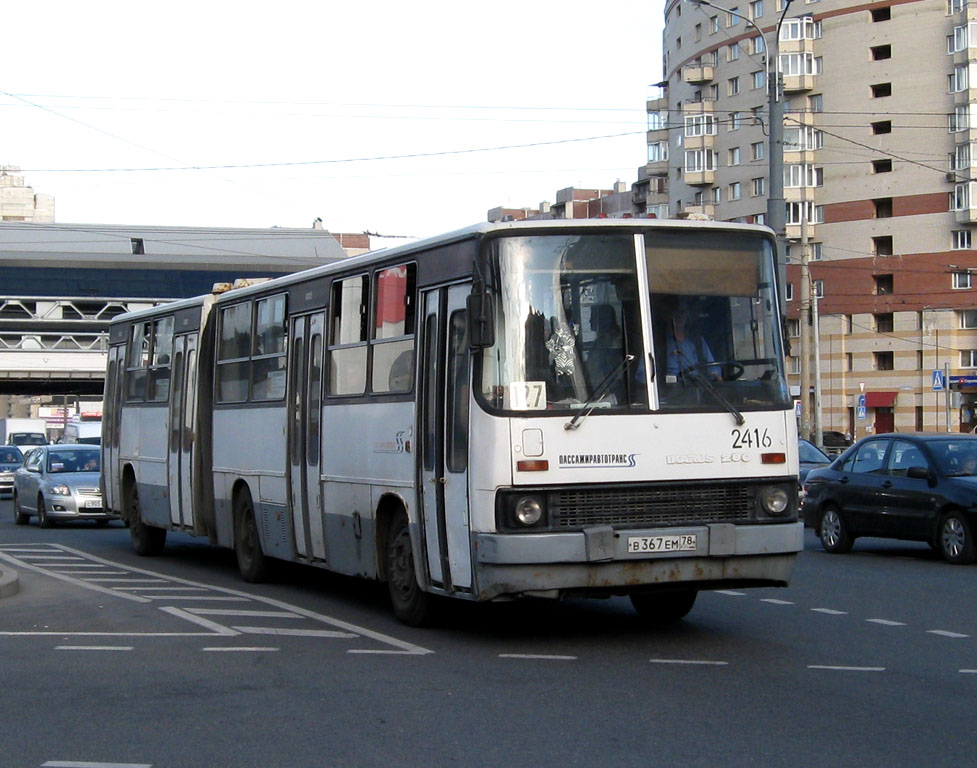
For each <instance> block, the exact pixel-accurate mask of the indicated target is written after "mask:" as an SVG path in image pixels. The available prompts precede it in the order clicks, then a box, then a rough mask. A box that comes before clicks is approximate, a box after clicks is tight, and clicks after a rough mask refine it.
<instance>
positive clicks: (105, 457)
mask: <svg viewBox="0 0 977 768" xmlns="http://www.w3.org/2000/svg"><path fill="white" fill-rule="evenodd" d="M125 369H126V361H125V345H117V346H114V347H109V359H108V375H107V377H106V380H105V413H104V414H103V415H102V425H103V427H102V434H103V439H102V479H103V488H102V494H103V499H102V505H103V506H104V508H105V509H112V510H121V509H122V497H121V495H120V494H119V481H120V478H119V434H120V432H121V430H122V403H123V402H125V397H124V396H123V392H122V375H123V374H124V373H125Z"/></svg>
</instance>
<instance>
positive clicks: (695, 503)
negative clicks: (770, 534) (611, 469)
mask: <svg viewBox="0 0 977 768" xmlns="http://www.w3.org/2000/svg"><path fill="white" fill-rule="evenodd" d="M753 511H754V495H753V491H752V489H751V488H749V487H747V486H744V485H707V486H699V485H696V486H665V487H656V488H649V487H643V488H596V489H587V490H563V491H557V492H555V493H553V494H552V495H551V496H550V514H551V522H552V524H553V526H554V527H556V528H584V527H588V526H592V525H612V526H615V527H619V528H628V527H644V526H658V525H688V524H692V525H696V524H702V523H739V522H746V521H749V520H750V519H751V518H752V517H753Z"/></svg>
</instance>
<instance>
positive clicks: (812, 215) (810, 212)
mask: <svg viewBox="0 0 977 768" xmlns="http://www.w3.org/2000/svg"><path fill="white" fill-rule="evenodd" d="M805 211H806V215H807V223H808V224H821V223H822V221H823V218H824V206H823V205H815V204H814V203H812V202H806V203H794V202H789V203H787V223H788V224H800V223H801V221H802V218H803V216H804V213H805Z"/></svg>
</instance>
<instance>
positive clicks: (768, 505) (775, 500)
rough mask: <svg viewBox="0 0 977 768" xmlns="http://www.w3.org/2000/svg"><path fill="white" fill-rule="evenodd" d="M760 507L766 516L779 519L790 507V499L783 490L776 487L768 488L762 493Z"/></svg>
mask: <svg viewBox="0 0 977 768" xmlns="http://www.w3.org/2000/svg"><path fill="white" fill-rule="evenodd" d="M760 505H761V506H762V507H763V511H764V512H765V513H766V514H768V515H771V516H773V517H779V516H780V515H783V514H784V513H785V512H786V511H787V508H788V507H789V506H790V497H789V496H788V495H787V491H785V490H784V489H783V488H778V487H777V486H775V485H771V486H767V487H766V488H764V489H763V490H762V491H760Z"/></svg>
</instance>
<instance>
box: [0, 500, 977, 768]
mask: <svg viewBox="0 0 977 768" xmlns="http://www.w3.org/2000/svg"><path fill="white" fill-rule="evenodd" d="M808 537H809V538H808V540H807V549H806V551H805V552H803V553H802V554H801V556H800V558H799V560H798V565H797V569H796V571H795V578H794V582H793V584H792V586H791V587H789V588H787V589H781V590H772V589H771V590H742V591H728V592H718V593H704V594H702V595H701V596H700V597H699V601H698V603H697V604H696V607H695V608H694V609H693V611H692V613H691V614H690V615H689V617H688V618H687V619H686V620H685V621H683V622H681V623H680V624H678V625H676V626H675V627H672V628H669V629H667V630H658V631H652V630H649V629H647V628H645V627H644V626H643V625H642V624H641V622H640V621H639V620H638V618H637V616H636V614H634V612H633V611H632V610H631V607H630V604H629V603H628V601H627V600H624V599H612V600H603V601H586V600H580V601H568V602H566V603H561V604H552V603H548V602H539V601H532V602H518V603H508V604H500V605H481V606H477V605H464V604H453V605H452V606H450V610H447V611H446V612H445V615H444V617H443V618H442V620H441V622H440V623H439V625H438V626H436V627H435V628H431V629H424V630H421V629H412V628H409V627H404V626H402V625H400V624H399V623H397V622H396V621H395V620H394V619H393V618H392V616H391V614H390V611H389V608H388V606H387V605H386V600H385V596H384V592H383V590H382V589H380V588H378V587H377V586H376V585H372V584H369V583H365V582H360V581H356V580H352V579H346V578H341V577H336V576H332V575H329V574H326V573H323V572H320V571H316V570H313V569H308V568H300V567H284V568H281V569H279V572H278V573H277V574H276V579H275V580H274V581H273V582H272V583H268V584H262V585H249V584H245V583H244V582H242V581H241V580H240V579H239V578H238V576H237V574H236V571H235V569H234V564H233V556H232V555H231V553H229V552H227V551H222V550H218V549H215V548H212V547H209V546H208V545H206V544H205V543H202V542H200V541H198V540H195V539H192V538H190V537H184V536H174V535H171V537H170V542H169V544H168V546H167V549H166V552H165V553H164V555H163V556H162V557H159V558H153V559H146V558H139V557H137V556H135V555H134V554H133V553H132V551H131V549H130V547H129V542H128V531H126V530H125V529H124V528H122V527H121V526H120V525H119V524H118V523H114V524H112V525H111V526H110V527H108V528H95V527H89V526H87V525H78V526H72V527H69V526H65V527H58V528H55V529H52V530H41V529H39V528H38V527H37V525H36V523H34V522H32V523H31V525H30V526H27V527H22V526H15V525H14V524H13V515H12V511H11V508H10V503H9V501H7V500H3V501H0V564H2V565H3V567H8V566H12V567H14V568H16V569H17V571H18V572H19V574H20V591H19V593H18V594H16V595H14V596H13V597H8V598H5V599H3V600H0V691H2V696H0V723H2V725H0V735H2V739H0V744H2V747H0V766H2V768H20V767H21V766H24V767H27V768H33V767H35V766H62V767H65V768H67V767H70V766H75V767H77V766H102V765H106V766H132V765H140V766H154V768H155V767H162V766H180V767H183V766H186V767H188V768H189V767H191V766H193V767H199V766H203V767H205V768H210V767H212V766H235V768H240V767H242V766H657V765H676V764H681V765H692V766H699V765H709V766H719V765H721V766H792V767H794V766H841V765H844V766H863V765H864V766H877V765H886V766H922V765H969V764H971V763H973V761H974V757H973V755H974V748H975V746H977V736H975V735H974V727H973V724H972V721H973V715H972V705H973V701H974V699H975V694H977V610H975V609H977V594H975V590H974V588H973V587H974V583H975V579H977V569H975V568H973V567H954V566H949V565H946V564H944V563H943V562H942V561H941V560H939V559H938V557H937V556H936V555H935V554H934V553H932V552H931V551H930V550H929V548H928V547H926V546H925V545H919V544H911V543H900V542H887V541H882V540H878V539H866V540H860V541H858V542H857V543H856V545H855V549H854V551H853V552H852V553H851V554H849V555H843V556H832V555H827V554H826V553H824V552H823V551H822V550H821V548H820V545H819V544H818V543H817V541H816V539H815V538H814V537H813V535H811V534H810V533H809V534H808Z"/></svg>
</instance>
